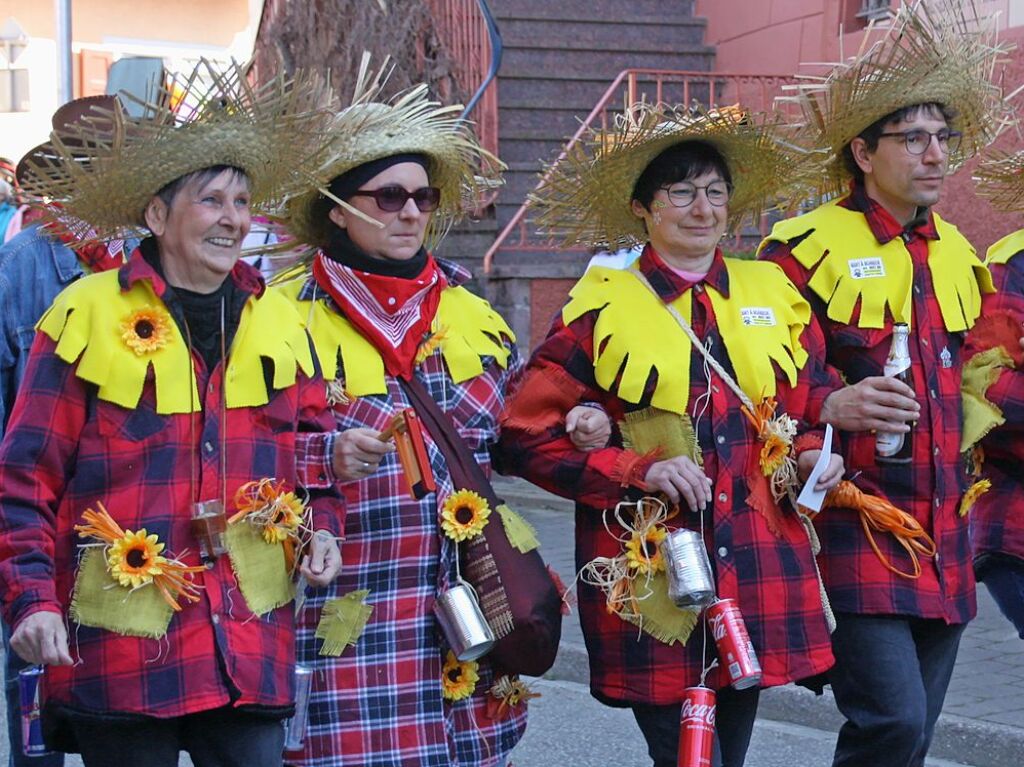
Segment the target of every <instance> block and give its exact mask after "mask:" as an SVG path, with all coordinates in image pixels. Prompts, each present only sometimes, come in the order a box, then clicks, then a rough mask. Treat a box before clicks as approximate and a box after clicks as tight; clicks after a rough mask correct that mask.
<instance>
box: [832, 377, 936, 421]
mask: <svg viewBox="0 0 1024 767" xmlns="http://www.w3.org/2000/svg"><path fill="white" fill-rule="evenodd" d="M920 415H921V406H920V405H919V404H917V401H916V400H915V399H914V390H913V389H911V388H910V387H909V386H907V385H906V384H905V383H903V382H902V381H898V380H896V379H895V378H889V377H887V376H873V377H871V378H865V379H864V380H863V381H860V382H858V383H855V384H852V385H850V386H845V387H843V388H842V389H839V390H838V391H835V392H832V394H830V395H829V396H828V399H826V400H825V404H824V405H823V406H822V408H821V420H822V421H823V422H825V423H830V424H832V425H833V426H834V427H836V428H837V429H841V430H843V431H883V432H889V433H891V434H906V433H908V432H909V431H910V423H909V422H911V421H916V420H917V419H918V418H919V417H920Z"/></svg>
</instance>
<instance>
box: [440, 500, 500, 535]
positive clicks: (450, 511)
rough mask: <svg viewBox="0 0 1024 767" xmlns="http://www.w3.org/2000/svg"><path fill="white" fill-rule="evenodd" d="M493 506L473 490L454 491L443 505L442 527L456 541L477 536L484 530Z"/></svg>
mask: <svg viewBox="0 0 1024 767" xmlns="http://www.w3.org/2000/svg"><path fill="white" fill-rule="evenodd" d="M490 515H491V507H490V506H489V505H488V503H487V501H486V500H485V499H484V498H483V496H480V495H478V494H477V493H474V492H473V491H472V490H459V491H458V492H455V493H452V494H451V495H449V496H448V498H447V499H446V500H445V502H444V505H443V506H442V507H441V529H442V530H444V533H445V535H447V536H448V537H449V538H451V539H452V540H453V541H455V542H459V541H466V540H469V539H470V538H475V537H476V536H478V535H480V533H482V532H483V530H484V525H486V524H487V519H488V517H490Z"/></svg>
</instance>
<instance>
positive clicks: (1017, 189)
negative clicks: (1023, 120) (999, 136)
mask: <svg viewBox="0 0 1024 767" xmlns="http://www.w3.org/2000/svg"><path fill="white" fill-rule="evenodd" d="M974 181H975V191H976V192H977V193H978V196H979V197H984V198H986V199H987V200H988V201H989V202H990V203H991V204H992V207H993V208H995V209H996V210H1001V211H1005V212H1007V213H1020V212H1024V149H1022V150H1021V151H1019V152H1017V153H1015V154H1006V153H1000V154H990V155H989V156H988V157H987V158H986V159H985V160H984V161H982V162H981V163H980V164H979V165H978V167H977V168H976V169H975V171H974Z"/></svg>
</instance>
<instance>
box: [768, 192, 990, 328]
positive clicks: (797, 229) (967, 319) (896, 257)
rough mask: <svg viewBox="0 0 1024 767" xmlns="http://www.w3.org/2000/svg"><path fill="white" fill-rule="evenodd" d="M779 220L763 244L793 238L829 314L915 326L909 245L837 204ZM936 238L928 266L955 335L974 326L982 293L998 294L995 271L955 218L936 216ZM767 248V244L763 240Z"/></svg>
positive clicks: (846, 320)
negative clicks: (882, 235)
mask: <svg viewBox="0 0 1024 767" xmlns="http://www.w3.org/2000/svg"><path fill="white" fill-rule="evenodd" d="M838 202H840V201H839V200H837V201H833V202H830V203H827V204H825V205H822V206H820V207H819V208H817V209H816V210H813V211H811V212H810V213H807V214H805V215H803V216H798V217H796V218H791V219H787V220H785V221H780V222H778V223H777V224H776V225H775V227H774V228H773V229H772V233H771V234H770V235H769V236H768V239H767V240H766V241H765V243H768V242H771V241H779V242H790V241H792V240H794V239H798V238H800V237H801V236H803V239H801V240H800V241H799V242H798V243H797V244H796V245H795V246H793V247H792V253H793V257H794V258H796V259H797V261H799V262H800V264H801V265H802V266H803V267H804V268H806V269H808V270H813V273H812V275H811V279H810V281H809V282H808V286H809V287H810V289H811V290H813V291H814V293H815V295H817V296H818V297H819V298H821V300H822V301H824V302H825V303H826V304H827V305H828V308H827V314H828V317H829V319H832V320H834V321H836V322H840V323H843V324H850V322H851V320H852V318H853V312H854V309H855V308H856V307H858V306H859V307H860V314H859V315H858V318H857V325H858V327H862V328H883V327H885V326H886V322H887V317H888V318H891V321H893V322H905V323H907V324H908V325H909V324H912V319H913V317H912V315H913V310H912V301H911V295H912V290H913V281H914V264H913V261H912V259H911V256H910V253H909V251H908V250H907V248H906V245H905V243H904V242H903V240H902V239H901V238H899V237H895V238H893V239H891V240H889V241H888V242H886V243H880V242H879V241H878V239H877V237H876V236H875V234H874V232H873V231H872V230H871V227H870V225H869V224H868V221H867V219H866V217H865V215H864V214H863V213H862V212H860V211H857V210H850V209H848V208H844V207H842V206H840V205H839V204H838ZM932 215H933V217H934V221H935V229H936V231H937V233H938V239H936V240H932V241H931V242H930V243H929V247H928V270H929V272H930V273H931V278H932V286H933V289H934V291H935V297H936V299H937V300H938V303H939V309H940V311H941V313H942V319H943V323H944V324H945V327H946V330H947V331H949V332H950V333H956V332H962V331H966V330H969V329H970V328H971V326H972V325H973V324H974V321H975V320H976V319H977V318H978V316H979V315H980V314H981V295H982V293H993V292H995V288H994V287H993V285H992V275H991V274H989V271H988V268H987V267H986V266H985V265H984V264H983V263H982V262H981V260H980V259H979V258H978V257H977V254H976V253H975V251H974V248H973V247H972V246H971V244H970V243H969V242H968V241H967V240H966V238H964V236H963V235H962V234H960V232H959V230H958V229H957V228H956V227H955V226H953V225H952V224H948V223H946V222H945V221H943V220H942V219H941V218H940V217H939V216H938V215H936V214H932ZM762 247H764V246H763V245H762Z"/></svg>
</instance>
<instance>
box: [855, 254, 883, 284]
mask: <svg viewBox="0 0 1024 767" xmlns="http://www.w3.org/2000/svg"><path fill="white" fill-rule="evenodd" d="M847 263H848V264H849V267H850V276H851V277H853V279H855V280H867V279H871V278H872V277H884V276H885V264H883V263H882V259H880V258H877V257H876V258H851V259H850V260H849V261H848V262H847Z"/></svg>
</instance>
